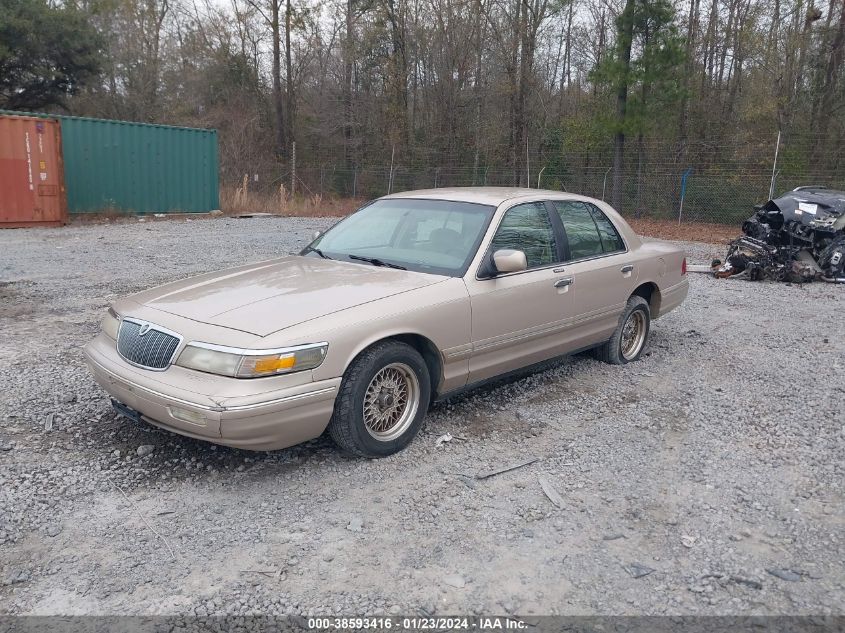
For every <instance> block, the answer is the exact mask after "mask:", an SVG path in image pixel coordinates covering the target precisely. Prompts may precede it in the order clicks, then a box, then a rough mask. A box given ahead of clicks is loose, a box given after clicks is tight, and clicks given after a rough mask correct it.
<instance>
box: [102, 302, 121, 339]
mask: <svg viewBox="0 0 845 633" xmlns="http://www.w3.org/2000/svg"><path fill="white" fill-rule="evenodd" d="M100 329H101V330H103V333H104V334H105V335H106V336H108V337H109V338H110V339H112V340H115V341H116V340H117V331H118V330H119V329H120V315H119V314H118V313H117V312H115V311H114V308H109V311H108V312H107V313H106V316H104V317H103V320H102V321H101V322H100Z"/></svg>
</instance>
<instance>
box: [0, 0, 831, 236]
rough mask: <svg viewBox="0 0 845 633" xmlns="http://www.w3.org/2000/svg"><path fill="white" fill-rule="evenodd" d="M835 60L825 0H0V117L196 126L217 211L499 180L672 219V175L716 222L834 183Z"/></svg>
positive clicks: (691, 210)
mask: <svg viewBox="0 0 845 633" xmlns="http://www.w3.org/2000/svg"><path fill="white" fill-rule="evenodd" d="M843 57H845V0H683V1H677V2H676V1H673V0H329V1H325V2H316V1H314V0H78V1H74V0H64V1H62V2H44V1H43V0H0V108H8V109H15V110H39V111H54V112H62V113H70V114H75V115H82V116H95V117H103V118H115V119H126V120H137V121H146V122H156V123H169V124H176V125H187V126H197V127H210V128H216V129H217V130H219V138H220V158H221V165H220V169H221V182H222V183H223V188H224V199H225V200H227V201H228V202H229V204H234V202H235V195H236V194H235V192H236V191H237V189H241V194H239V195H241V196H243V193H244V192H243V189H244V181H245V180H246V182H247V183H248V184H247V185H246V189H248V191H249V193H250V195H255V194H258V198H256V199H261V200H263V202H262V203H261V204H263V205H264V206H266V205H270V206H272V205H273V204H274V202H273V200H281V198H280V196H281V195H282V194H285V195H288V196H289V195H290V192H291V188H292V186H295V188H296V191H297V193H298V194H300V195H303V196H310V197H312V199H314V200H315V201H317V202H319V201H320V200H322V199H323V197H324V196H325V197H326V198H328V197H331V196H342V197H353V196H354V197H356V198H371V197H374V196H377V195H381V194H383V193H385V192H386V191H387V190H388V188H390V189H392V190H394V191H395V190H401V189H409V188H422V187H433V186H447V185H470V184H503V185H504V184H506V185H523V186H525V185H530V186H533V187H536V186H538V185H539V186H542V187H544V188H552V189H559V188H564V189H566V190H570V191H575V192H579V193H586V194H591V195H594V196H596V197H604V198H605V199H607V200H608V201H610V202H611V203H613V204H614V205H615V206H616V207H617V208H619V209H621V210H622V211H624V212H626V213H627V214H632V215H648V216H658V217H660V216H666V217H677V214H678V206H679V202H680V192H681V183H682V178H683V174H684V173H685V172H686V173H687V179H688V180H687V187H686V199H685V202H684V215H685V217H687V218H690V219H703V220H716V221H727V222H733V221H736V220H737V219H741V218H744V217H746V216H748V215H749V214H750V213H751V205H753V204H754V203H759V202H761V201H764V200H765V199H767V198H768V194H769V187H770V182H771V179H772V177H773V174H774V176H775V177H776V182H777V184H776V187H775V190H776V191H782V190H784V189H787V188H792V187H794V186H797V185H807V184H826V185H830V186H838V187H840V188H842V187H843V185H845V182H843V180H845V143H843V141H845V65H844V64H843ZM779 132H780V134H781V138H780V152H779V153H780V156H779V160H778V167H777V169H776V170H774V172H773V159H774V154H775V146H776V142H777V139H778V133H779ZM294 148H295V161H296V162H295V169H296V177H295V178H294V177H293V174H292V170H293V168H294ZM282 184H284V186H285V187H284V189H283V190H282V189H280V185H282ZM262 195H263V198H262ZM241 202H243V199H241ZM280 204H281V202H280ZM259 206H261V205H259ZM255 210H258V209H255Z"/></svg>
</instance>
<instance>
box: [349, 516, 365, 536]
mask: <svg viewBox="0 0 845 633" xmlns="http://www.w3.org/2000/svg"><path fill="white" fill-rule="evenodd" d="M346 529H347V530H349V531H350V532H360V531H361V530H363V529H364V519H362V518H361V517H358V516H355V517H352V518H351V519H350V520H349V524H348V525H347V526H346Z"/></svg>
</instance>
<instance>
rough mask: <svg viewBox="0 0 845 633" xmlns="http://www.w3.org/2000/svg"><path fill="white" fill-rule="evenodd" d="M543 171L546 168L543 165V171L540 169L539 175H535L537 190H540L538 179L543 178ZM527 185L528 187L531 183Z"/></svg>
mask: <svg viewBox="0 0 845 633" xmlns="http://www.w3.org/2000/svg"><path fill="white" fill-rule="evenodd" d="M544 171H546V166H545V165H543V169H541V170H540V173H539V174H537V189H539V188H540V179H541V178H542V177H543V172H544ZM528 185H529V186H531V183H530V182H529V183H528Z"/></svg>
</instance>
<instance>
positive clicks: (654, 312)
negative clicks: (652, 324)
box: [631, 281, 661, 319]
mask: <svg viewBox="0 0 845 633" xmlns="http://www.w3.org/2000/svg"><path fill="white" fill-rule="evenodd" d="M631 296H632V297H633V296H638V297H642V298H643V299H645V300H646V302H647V303H648V309H649V312H651V318H652V319H656V318H657V317H658V316H660V301H661V295H660V287H659V286H658V285H657V284H656V283H654V282H653V281H647V282H645V283H641V284H640V285H639V286H637V287H636V288H635V289H634V292H632V293H631Z"/></svg>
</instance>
